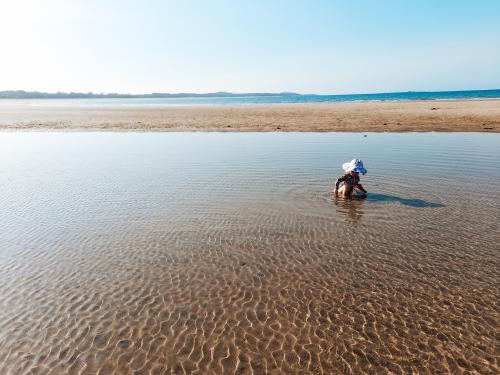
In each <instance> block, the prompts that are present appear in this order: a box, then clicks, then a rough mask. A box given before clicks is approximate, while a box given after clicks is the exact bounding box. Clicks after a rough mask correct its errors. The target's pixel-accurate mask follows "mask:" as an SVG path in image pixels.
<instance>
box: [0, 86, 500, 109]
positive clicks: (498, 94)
mask: <svg viewBox="0 0 500 375" xmlns="http://www.w3.org/2000/svg"><path fill="white" fill-rule="evenodd" d="M494 98H500V89H495V90H467V91H429V92H424V91H407V92H390V93H378V94H348V95H315V94H310V95H299V94H283V95H281V94H277V95H251V94H249V95H248V96H226V97H224V96H214V97H183V98H89V99H2V100H0V106H1V105H11V104H18V105H33V106H56V107H59V106H77V107H79V106H82V107H89V106H90V107H93V106H97V107H100V106H106V107H107V106H139V107H142V106H184V105H231V104H233V105H235V104H236V105H238V104H250V105H251V104H286V103H331V102H357V101H405V100H454V99H466V100H477V99H494Z"/></svg>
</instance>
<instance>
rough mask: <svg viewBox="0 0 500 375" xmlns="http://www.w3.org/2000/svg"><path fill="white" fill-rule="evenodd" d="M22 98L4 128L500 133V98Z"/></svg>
mask: <svg viewBox="0 0 500 375" xmlns="http://www.w3.org/2000/svg"><path fill="white" fill-rule="evenodd" d="M61 102H64V101H60V100H58V101H57V102H54V103H59V104H60V103H61ZM19 103H22V104H17V105H11V104H8V103H0V104H1V105H0V130H64V131H72V130H84V131H87V130H106V131H313V132H317V131H320V132H326V131H335V132H340V131H342V132H343V131H354V132H405V131H417V132H421V131H446V132H500V100H454V101H406V102H350V103H315V104H271V105H213V106H212V105H210V106H200V105H198V106H177V107H174V106H172V107H147V108H144V107H128V106H123V107H117V106H115V107H111V106H110V107H70V106H67V105H63V106H60V107H57V106H49V105H50V101H45V105H43V106H33V105H30V104H29V103H30V102H29V101H19ZM26 103H27V104H26Z"/></svg>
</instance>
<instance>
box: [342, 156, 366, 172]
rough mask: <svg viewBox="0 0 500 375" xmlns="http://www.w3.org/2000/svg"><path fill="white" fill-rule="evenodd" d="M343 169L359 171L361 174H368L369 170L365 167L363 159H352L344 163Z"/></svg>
mask: <svg viewBox="0 0 500 375" xmlns="http://www.w3.org/2000/svg"><path fill="white" fill-rule="evenodd" d="M342 169H343V170H344V171H346V172H358V173H361V174H366V172H368V171H367V170H366V169H365V167H363V161H362V160H360V159H352V160H351V161H349V162H347V163H344V164H342Z"/></svg>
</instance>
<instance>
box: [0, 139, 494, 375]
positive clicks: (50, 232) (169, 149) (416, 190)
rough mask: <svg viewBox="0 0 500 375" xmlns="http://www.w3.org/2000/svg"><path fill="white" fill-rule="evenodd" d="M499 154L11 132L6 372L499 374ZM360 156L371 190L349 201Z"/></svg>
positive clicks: (5, 210)
mask: <svg viewBox="0 0 500 375" xmlns="http://www.w3.org/2000/svg"><path fill="white" fill-rule="evenodd" d="M499 150H500V136H499V135H496V134H495V135H493V134H472V133H464V134H460V133H453V134H444V133H439V134H434V133H425V134H411V133H405V134H382V133H378V134H371V133H369V134H367V136H366V137H364V136H363V134H335V133H322V134H314V133H258V134H253V133H155V134H147V133H146V134H138V133H83V134H80V133H2V134H0V178H1V181H2V184H1V185H0V225H1V231H0V265H1V268H0V269H1V270H2V272H1V273H0V369H2V371H1V372H2V373H14V374H17V373H29V371H30V370H32V372H33V373H36V372H37V371H38V373H42V374H45V373H49V371H53V373H75V374H79V373H89V374H93V373H97V372H98V371H101V372H100V373H110V374H111V373H113V372H115V373H120V374H121V373H125V374H126V373H134V372H137V373H155V374H161V373H170V372H173V373H196V372H198V373H216V374H219V373H254V374H263V373H300V374H303V373H325V374H334V373H376V374H378V373H387V372H393V373H410V372H411V371H414V372H415V373H432V374H436V373H468V372H469V373H478V374H488V373H491V374H493V373H497V372H498V371H499V369H498V352H497V351H495V350H496V349H495V345H497V344H498V342H496V341H495V332H498V327H499V320H498V314H499V312H500V308H499V304H498V301H499V300H500V291H499V284H498V280H500V262H499V260H500V253H499V245H498V243H499V239H500V237H499V231H498V227H499V226H498V224H499V221H500V214H499V212H500V199H499V198H498V192H499V191H500V168H499V167H498V166H499V165H500V152H499ZM353 157H359V158H362V159H363V160H364V161H365V166H366V167H367V169H368V171H369V173H368V174H367V175H366V176H364V177H362V183H363V185H364V186H365V188H366V189H367V190H368V191H369V193H370V194H369V195H368V197H367V198H366V199H364V200H336V199H334V198H333V197H332V195H331V187H332V184H333V182H334V181H335V178H336V177H337V176H338V175H340V174H341V169H340V165H341V164H342V162H345V161H347V160H350V159H351V158H353ZM467 371H468V372H467Z"/></svg>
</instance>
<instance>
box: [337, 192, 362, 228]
mask: <svg viewBox="0 0 500 375" xmlns="http://www.w3.org/2000/svg"><path fill="white" fill-rule="evenodd" d="M364 201H365V197H355V198H354V197H353V198H342V197H336V196H335V195H334V196H333V204H334V205H335V207H336V208H337V211H338V212H341V213H342V214H344V215H345V218H346V221H347V222H349V223H353V224H357V223H358V222H359V221H360V220H361V217H362V216H363V204H364Z"/></svg>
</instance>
